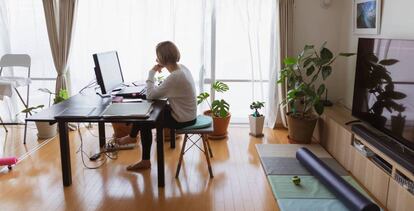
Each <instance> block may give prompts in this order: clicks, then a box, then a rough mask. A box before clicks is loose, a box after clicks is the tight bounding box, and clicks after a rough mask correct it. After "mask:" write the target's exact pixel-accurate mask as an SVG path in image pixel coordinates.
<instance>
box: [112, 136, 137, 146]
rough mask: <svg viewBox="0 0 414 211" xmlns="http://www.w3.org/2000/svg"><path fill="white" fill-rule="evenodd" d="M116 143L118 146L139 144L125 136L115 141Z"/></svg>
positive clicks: (134, 139)
mask: <svg viewBox="0 0 414 211" xmlns="http://www.w3.org/2000/svg"><path fill="white" fill-rule="evenodd" d="M115 143H116V144H118V145H126V144H135V143H137V139H136V138H132V137H130V136H124V137H122V138H119V139H115Z"/></svg>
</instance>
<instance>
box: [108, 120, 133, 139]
mask: <svg viewBox="0 0 414 211" xmlns="http://www.w3.org/2000/svg"><path fill="white" fill-rule="evenodd" d="M112 128H113V129H114V135H113V137H114V138H122V137H124V136H127V135H129V134H130V133H131V129H132V124H126V123H112Z"/></svg>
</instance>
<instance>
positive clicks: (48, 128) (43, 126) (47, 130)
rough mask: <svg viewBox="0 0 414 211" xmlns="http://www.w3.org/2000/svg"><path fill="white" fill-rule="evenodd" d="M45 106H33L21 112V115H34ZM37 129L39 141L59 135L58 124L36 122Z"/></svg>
mask: <svg viewBox="0 0 414 211" xmlns="http://www.w3.org/2000/svg"><path fill="white" fill-rule="evenodd" d="M44 107H45V106H44V105H38V106H33V107H29V108H26V109H24V110H23V111H21V113H24V114H26V113H28V114H29V115H32V114H34V113H37V111H38V110H39V109H42V108H44ZM36 128H37V137H38V138H39V139H48V138H52V137H54V136H56V133H57V124H50V123H49V122H36Z"/></svg>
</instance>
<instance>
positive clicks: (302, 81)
mask: <svg viewBox="0 0 414 211" xmlns="http://www.w3.org/2000/svg"><path fill="white" fill-rule="evenodd" d="M325 45H326V42H325V43H324V44H323V45H322V47H321V48H320V50H317V49H315V47H314V46H313V45H306V46H305V47H304V49H303V51H302V52H301V53H300V54H299V55H298V56H297V57H288V58H286V59H285V60H284V64H285V67H284V68H283V69H282V70H281V72H280V79H279V80H278V83H286V84H287V86H288V90H289V91H288V93H287V95H286V98H285V99H284V100H283V101H282V105H284V106H286V105H288V106H289V112H288V113H287V114H286V115H287V122H288V130H289V139H290V140H292V141H294V142H298V143H304V144H308V143H310V142H311V138H312V134H313V130H314V129H315V126H316V122H317V120H318V115H322V113H323V110H324V105H323V101H322V96H323V94H324V93H325V92H326V91H327V89H326V86H325V80H326V79H327V78H328V77H329V76H330V75H331V73H332V64H333V62H334V61H335V60H336V58H337V57H338V56H343V57H349V56H353V55H354V54H353V53H340V54H339V55H337V56H334V54H333V53H332V52H331V51H330V50H329V49H328V48H326V47H325ZM321 79H322V80H321ZM315 112H316V114H317V115H316V114H315Z"/></svg>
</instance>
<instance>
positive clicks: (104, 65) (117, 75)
mask: <svg viewBox="0 0 414 211" xmlns="http://www.w3.org/2000/svg"><path fill="white" fill-rule="evenodd" d="M93 61H94V62H95V75H96V80H97V82H98V84H99V86H100V87H101V93H102V94H103V95H105V94H111V92H112V90H114V89H116V88H118V87H120V86H121V84H122V83H123V82H124V78H123V76H122V70H121V65H120V63H119V58H118V53H117V52H116V51H109V52H104V53H96V54H93Z"/></svg>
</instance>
